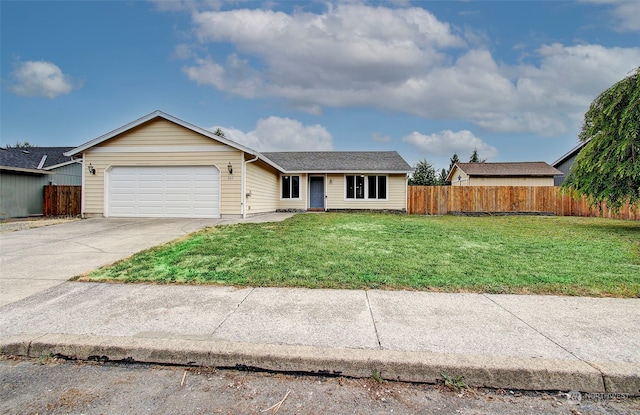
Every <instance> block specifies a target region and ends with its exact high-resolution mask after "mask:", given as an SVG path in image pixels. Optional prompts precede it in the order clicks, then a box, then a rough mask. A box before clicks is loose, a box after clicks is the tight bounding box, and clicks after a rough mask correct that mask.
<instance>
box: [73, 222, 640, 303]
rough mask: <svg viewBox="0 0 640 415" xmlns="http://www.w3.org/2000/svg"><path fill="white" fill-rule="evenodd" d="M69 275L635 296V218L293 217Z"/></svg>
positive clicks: (639, 245)
mask: <svg viewBox="0 0 640 415" xmlns="http://www.w3.org/2000/svg"><path fill="white" fill-rule="evenodd" d="M80 279H81V280H83V281H119V282H150V283H192V284H223V285H234V286H270V287H309V288H350V289H371V288H381V289H415V290H430V291H446V292H459V291H467V292H485V293H528V294H533V293H535V294H559V295H586V296H615V297H640V222H632V221H621V220H611V219H601V218H575V217H536V216H499V217H459V216H442V217H425V216H407V215H391V214H389V215H385V214H353V213H348V214H344V213H343V214H341V213H325V214H299V215H296V216H294V217H292V218H290V219H288V220H285V221H284V222H277V223H262V224H238V225H229V226H219V227H215V228H208V229H206V230H203V231H200V232H197V233H195V234H192V235H190V236H188V237H186V238H184V239H182V240H180V241H176V242H172V243H169V244H166V245H163V246H160V247H156V248H153V249H150V250H147V251H144V252H141V253H138V254H136V255H134V256H133V257H131V258H129V259H126V260H123V261H120V262H117V263H115V264H113V265H111V266H108V267H104V268H102V269H99V270H96V271H94V272H92V273H90V274H88V275H85V276H83V277H81V278H80Z"/></svg>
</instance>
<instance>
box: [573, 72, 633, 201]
mask: <svg viewBox="0 0 640 415" xmlns="http://www.w3.org/2000/svg"><path fill="white" fill-rule="evenodd" d="M634 72H635V73H634V74H633V75H630V76H628V77H626V78H625V79H623V80H621V81H619V82H618V83H616V84H615V85H613V86H612V87H611V88H609V89H607V90H606V91H604V92H603V93H601V94H600V95H599V96H598V97H597V98H596V99H595V100H594V101H593V102H592V103H591V106H590V107H589V110H588V111H587V112H586V114H585V115H584V124H583V126H582V130H581V131H580V134H579V136H578V138H579V139H580V141H582V142H584V143H586V144H585V146H584V147H583V148H582V150H580V153H578V156H577V157H576V160H575V162H574V164H573V166H572V168H571V171H570V173H569V176H568V177H567V180H565V182H564V183H563V187H564V188H565V189H568V188H571V189H573V191H574V192H575V195H576V196H582V195H585V196H587V198H588V199H589V202H590V203H591V204H592V205H596V206H602V203H603V202H606V203H607V207H609V208H611V209H612V210H613V211H618V210H619V209H620V208H621V207H622V205H624V204H625V203H626V202H627V201H630V202H631V203H632V204H636V206H638V207H639V208H640V67H638V68H636V70H635V71H634Z"/></svg>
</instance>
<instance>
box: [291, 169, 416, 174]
mask: <svg viewBox="0 0 640 415" xmlns="http://www.w3.org/2000/svg"><path fill="white" fill-rule="evenodd" d="M412 171H413V170H283V171H282V172H283V173H288V174H305V173H306V174H409V173H411V172H412Z"/></svg>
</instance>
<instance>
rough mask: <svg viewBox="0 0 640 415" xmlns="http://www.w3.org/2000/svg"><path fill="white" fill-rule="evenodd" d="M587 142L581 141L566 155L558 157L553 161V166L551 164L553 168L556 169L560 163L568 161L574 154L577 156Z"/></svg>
mask: <svg viewBox="0 0 640 415" xmlns="http://www.w3.org/2000/svg"><path fill="white" fill-rule="evenodd" d="M588 142H589V141H583V142H581V143H580V144H578V145H577V146H575V147H574V148H572V149H571V150H569V151H568V152H567V153H566V154H564V155H563V156H562V157H560V158H559V159H558V160H556V161H554V162H553V164H551V165H552V166H553V167H558V166H559V165H561V164H562V163H564V162H565V161H567V160H569V159H570V158H571V157H573V156H575V155H576V154H578V153H579V152H580V150H582V147H584V146H586V145H587V143H588Z"/></svg>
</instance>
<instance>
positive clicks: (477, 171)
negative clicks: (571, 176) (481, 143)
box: [456, 161, 562, 176]
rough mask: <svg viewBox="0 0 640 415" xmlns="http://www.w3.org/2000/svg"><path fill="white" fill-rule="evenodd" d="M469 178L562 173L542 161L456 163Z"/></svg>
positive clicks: (555, 174)
mask: <svg viewBox="0 0 640 415" xmlns="http://www.w3.org/2000/svg"><path fill="white" fill-rule="evenodd" d="M456 164H457V166H458V168H460V169H461V170H462V171H463V172H465V173H466V174H468V175H469V176H557V175H561V174H562V172H561V171H560V170H558V169H556V168H554V167H552V166H550V165H548V164H547V163H545V162H544V161H524V162H513V163H456Z"/></svg>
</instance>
